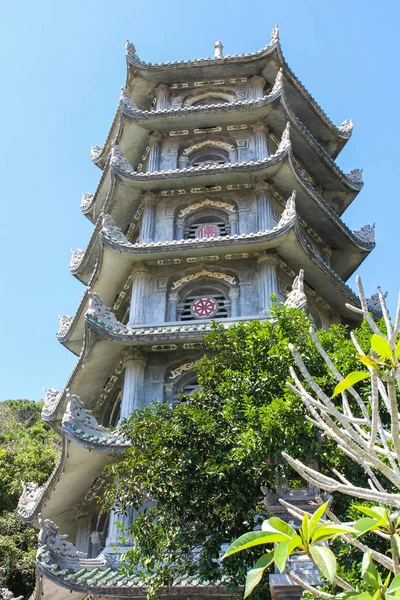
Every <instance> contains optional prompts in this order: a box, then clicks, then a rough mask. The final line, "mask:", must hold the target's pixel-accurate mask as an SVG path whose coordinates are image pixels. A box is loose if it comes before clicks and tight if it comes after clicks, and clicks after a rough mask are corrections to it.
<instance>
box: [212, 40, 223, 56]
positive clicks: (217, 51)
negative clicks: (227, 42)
mask: <svg viewBox="0 0 400 600" xmlns="http://www.w3.org/2000/svg"><path fill="white" fill-rule="evenodd" d="M223 49H224V46H223V45H222V42H220V41H217V42H215V44H214V58H222V50H223Z"/></svg>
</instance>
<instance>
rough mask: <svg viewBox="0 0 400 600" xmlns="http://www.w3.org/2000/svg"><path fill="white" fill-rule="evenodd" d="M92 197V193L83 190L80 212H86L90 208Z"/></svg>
mask: <svg viewBox="0 0 400 600" xmlns="http://www.w3.org/2000/svg"><path fill="white" fill-rule="evenodd" d="M93 198H94V194H90V193H89V192H84V193H83V194H82V199H81V211H82V212H86V211H87V210H89V208H91V206H92V203H93Z"/></svg>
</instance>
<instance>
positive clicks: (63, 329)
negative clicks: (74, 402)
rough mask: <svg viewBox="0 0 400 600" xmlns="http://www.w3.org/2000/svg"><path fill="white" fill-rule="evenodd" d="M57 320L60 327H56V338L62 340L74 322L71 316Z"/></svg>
mask: <svg viewBox="0 0 400 600" xmlns="http://www.w3.org/2000/svg"><path fill="white" fill-rule="evenodd" d="M58 320H59V322H60V325H59V327H58V331H57V333H56V336H57V337H58V338H63V337H64V336H65V335H66V334H67V333H68V331H69V328H70V327H71V323H72V321H73V320H74V317H72V316H71V315H58ZM51 389H52V388H50V389H49V390H48V392H50V391H51ZM56 391H57V390H56ZM57 393H58V392H57Z"/></svg>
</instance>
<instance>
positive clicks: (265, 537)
mask: <svg viewBox="0 0 400 600" xmlns="http://www.w3.org/2000/svg"><path fill="white" fill-rule="evenodd" d="M287 539H288V536H287V535H285V534H284V533H281V532H280V531H276V530H275V533H274V532H272V531H251V532H250V533H245V534H244V535H241V536H240V537H239V538H238V539H237V540H235V541H234V542H232V544H231V545H230V546H229V548H228V550H227V551H226V552H225V554H224V556H223V557H222V558H226V557H227V556H230V555H231V554H235V553H236V552H241V551H242V550H246V549H247V548H252V547H253V546H259V545H261V544H273V543H275V542H285V541H286V540H287Z"/></svg>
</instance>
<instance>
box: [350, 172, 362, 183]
mask: <svg viewBox="0 0 400 600" xmlns="http://www.w3.org/2000/svg"><path fill="white" fill-rule="evenodd" d="M362 175H363V170H362V169H352V170H351V171H350V173H346V177H347V179H350V181H352V182H353V183H358V184H360V183H363V177H362Z"/></svg>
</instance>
